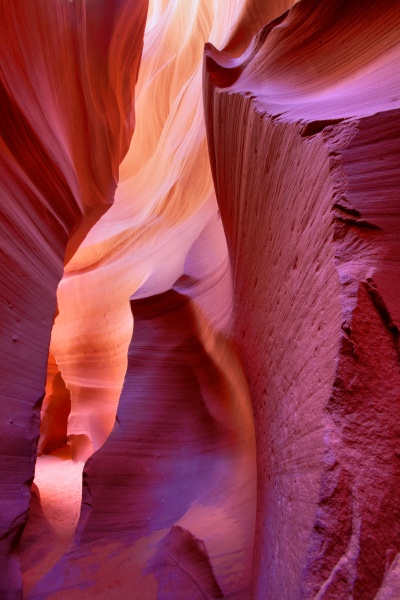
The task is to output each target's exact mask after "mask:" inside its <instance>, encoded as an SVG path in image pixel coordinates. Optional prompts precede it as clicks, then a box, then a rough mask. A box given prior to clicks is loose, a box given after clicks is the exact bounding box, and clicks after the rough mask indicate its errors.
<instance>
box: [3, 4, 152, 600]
mask: <svg viewBox="0 0 400 600" xmlns="http://www.w3.org/2000/svg"><path fill="white" fill-rule="evenodd" d="M1 14H2V19H1V24H0V31H1V33H0V37H1V40H2V53H1V71H2V80H1V100H0V102H1V115H2V118H1V142H0V143H1V147H0V148H1V149H0V152H1V166H0V169H1V171H0V182H1V183H0V185H1V193H0V195H1V221H0V222H1V225H0V227H1V232H0V244H1V257H2V258H1V269H0V278H1V290H2V300H1V308H0V313H1V321H2V332H1V359H0V365H1V366H0V368H1V375H0V376H1V381H2V389H3V396H2V405H1V411H2V412H1V422H2V423H3V424H4V427H5V429H4V432H3V435H2V442H1V448H0V457H1V459H0V461H1V462H0V471H1V494H0V496H1V499H2V500H1V502H2V507H1V510H0V514H1V517H0V519H1V522H0V539H1V540H2V541H1V543H0V562H1V565H2V577H1V581H0V595H1V597H2V598H4V599H6V598H7V599H8V598H10V599H12V598H20V597H21V578H20V573H19V566H18V540H19V537H20V535H21V532H22V527H23V525H24V523H25V522H26V519H27V512H28V506H29V498H30V485H31V482H32V479H33V474H34V466H35V458H36V445H37V439H38V434H39V429H38V425H39V420H38V419H39V411H40V404H41V400H42V398H43V394H44V384H45V380H46V364H47V356H48V348H49V341H50V332H51V327H52V324H53V317H54V312H55V308H56V289H57V285H58V282H59V280H60V279H61V276H62V273H63V266H64V255H65V253H66V255H67V259H68V257H70V256H71V255H72V254H73V253H74V251H75V250H76V248H77V247H78V245H79V243H80V241H81V240H82V238H83V237H84V236H85V235H86V233H87V231H88V230H89V229H90V227H91V226H92V225H93V223H94V222H95V221H96V220H97V219H98V218H99V217H100V216H101V214H103V213H104V212H105V210H106V209H107V208H108V207H109V206H110V204H111V203H112V200H113V195H114V191H115V187H116V182H117V177H118V165H119V163H120V162H121V160H122V158H123V155H124V153H125V152H126V150H127V148H128V144H129V141H130V137H131V135H132V131H133V125H134V122H133V113H132V111H131V101H132V96H133V89H134V84H135V81H136V75H137V70H138V65H139V60H140V54H141V47H142V39H143V29H144V24H145V19H146V3H145V2H144V1H143V2H140V1H138V2H135V3H134V4H133V5H132V3H131V2H122V3H121V2H118V3H117V2H103V3H96V6H94V5H93V4H92V3H87V6H86V3H82V2H64V1H63V2H55V3H53V2H50V3H48V2H44V3H40V4H37V3H25V2H13V3H12V4H10V3H9V2H6V1H5V2H2V6H1ZM114 56H118V64H117V62H116V61H113V60H112V57H114Z"/></svg>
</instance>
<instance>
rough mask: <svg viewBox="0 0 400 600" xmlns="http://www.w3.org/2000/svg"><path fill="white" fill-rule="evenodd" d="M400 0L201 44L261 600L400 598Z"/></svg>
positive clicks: (299, 9) (298, 15)
mask: <svg viewBox="0 0 400 600" xmlns="http://www.w3.org/2000/svg"><path fill="white" fill-rule="evenodd" d="M399 11H400V3H398V2H394V3H393V2H384V3H383V4H380V5H379V7H378V6H377V4H376V3H375V2H372V1H371V2H352V3H351V4H350V5H349V3H345V2H342V1H339V0H330V1H327V2H323V3H319V2H316V1H315V0H302V1H301V2H299V3H298V4H297V5H296V6H294V7H293V8H292V9H291V10H290V11H289V12H288V13H287V14H286V15H284V16H283V17H282V18H279V19H278V20H276V21H275V22H273V23H272V24H271V25H268V26H266V27H265V28H264V30H262V31H261V32H260V33H259V34H258V35H257V36H256V37H255V39H254V40H253V41H252V43H251V44H250V46H249V47H248V48H247V50H246V52H245V53H244V54H243V56H242V57H240V58H231V57H230V56H229V55H228V54H227V53H226V52H225V53H224V52H218V51H217V50H215V48H213V47H212V46H210V45H209V46H208V47H207V48H206V58H205V86H206V94H205V113H206V121H207V126H208V137H209V150H210V157H211V162H212V167H213V173H214V183H215V187H216V191H217V197H218V203H219V207H220V211H221V217H222V221H223V224H224V229H225V232H226V236H227V241H228V247H229V253H230V258H231V264H232V267H233V280H234V291H235V300H234V314H235V325H234V332H235V339H236V341H237V345H238V349H239V356H240V357H241V359H242V361H243V364H244V368H245V373H246V376H247V378H248V381H249V385H250V393H251V397H252V402H253V406H254V411H255V423H256V439H257V464H258V510H257V526H256V542H255V567H254V597H255V598H260V599H261V598H266V597H267V598H270V599H278V598H279V599H283V598H285V599H292V598H300V597H302V598H314V597H315V598H321V599H322V598H324V599H325V598H326V599H328V598H332V599H333V598H335V599H336V598H340V599H346V598H354V599H363V600H364V599H369V598H374V597H375V595H376V594H377V593H378V590H379V589H380V588H381V591H380V592H379V594H380V596H381V597H382V598H383V597H396V589H397V588H398V582H397V583H396V581H397V580H396V573H397V572H398V566H396V565H397V562H396V560H397V559H396V560H394V559H395V557H396V555H397V553H398V552H399V544H400V535H399V534H400V531H399V516H400V515H399V509H398V507H399V477H400V462H399V459H398V444H399V427H398V415H399V408H400V406H399V401H400V380H399V356H398V325H399V298H400V295H399V292H398V285H399V274H400V273H399V268H400V253H399V242H400V238H399V219H400V207H399V202H398V197H399V190H400V179H399V172H400V171H399V166H400V165H399V160H400V159H399V153H398V145H399V134H400V129H399V126H398V114H399V111H398V108H399V106H400V100H399V97H398V94H397V91H396V90H397V89H398V85H399V72H398V69H397V64H398V60H399V55H400V47H399V43H398V40H399V34H400V31H399V26H398V22H399V21H398V15H399ZM396 569H397V571H396ZM391 582H392V583H391ZM391 585H393V588H392V590H391V587H390V586H391ZM396 586H397V588H396ZM385 594H386V595H385ZM390 594H392V595H390Z"/></svg>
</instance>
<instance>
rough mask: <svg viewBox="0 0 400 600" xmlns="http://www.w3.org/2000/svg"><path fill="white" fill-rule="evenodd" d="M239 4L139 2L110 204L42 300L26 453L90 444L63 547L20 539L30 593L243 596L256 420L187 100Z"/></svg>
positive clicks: (80, 449) (197, 93)
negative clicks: (38, 421)
mask: <svg viewBox="0 0 400 600" xmlns="http://www.w3.org/2000/svg"><path fill="white" fill-rule="evenodd" d="M239 8H240V3H239V2H236V1H232V2H230V3H226V2H211V1H209V0H201V1H197V2H186V0H181V1H179V2H169V3H165V2H164V3H162V2H153V3H150V6H149V16H148V21H147V28H146V34H145V40H144V49H143V56H142V61H141V69H140V75H139V80H138V82H137V86H136V106H135V111H136V131H135V134H134V137H133V141H132V145H131V147H130V150H129V152H128V154H127V156H126V158H125V160H124V161H123V163H122V165H121V169H120V183H119V186H118V188H117V191H116V194H115V202H114V205H113V207H112V208H110V210H109V211H108V212H107V213H106V214H105V215H104V216H103V217H102V218H101V219H100V220H99V221H98V222H97V223H96V224H95V225H94V226H93V228H92V229H91V231H90V232H89V234H88V235H87V237H86V239H85V240H84V241H83V243H82V244H81V246H80V247H79V249H78V250H77V252H76V253H75V254H74V256H73V257H72V258H71V259H70V260H68V261H67V264H66V267H65V272H64V277H63V279H62V281H61V284H60V286H59V289H58V295H57V300H58V311H59V312H58V315H57V317H56V320H55V325H54V329H53V335H52V341H51V356H52V357H54V359H55V361H56V363H57V368H58V370H59V372H57V373H55V374H52V373H50V371H51V369H50V368H49V374H50V377H49V379H50V380H51V382H52V383H51V388H50V382H49V394H48V395H47V396H46V401H45V409H44V410H43V411H42V428H41V439H40V447H39V449H40V450H41V451H43V452H48V451H49V450H51V447H52V445H54V444H56V443H57V440H58V445H59V446H62V445H63V444H64V443H65V441H66V440H67V442H68V446H69V448H70V453H71V458H72V460H73V461H78V462H79V461H82V460H84V459H87V458H89V456H90V455H92V456H91V457H90V458H89V460H88V462H87V463H86V466H85V469H84V474H83V478H84V486H83V498H82V512H81V514H80V518H79V522H78V525H77V530H76V534H75V537H74V540H73V544H72V546H71V547H70V548H69V549H68V543H66V542H65V539H64V540H61V537H60V532H59V531H58V533H57V532H56V533H54V532H53V533H52V534H51V535H52V536H53V538H52V539H53V543H52V544H48V546H47V548H46V546H45V544H44V543H43V540H42V542H41V545H40V548H41V551H42V552H43V555H42V557H41V560H40V561H38V560H37V556H36V555H35V552H34V550H33V549H31V548H30V547H29V544H28V541H27V542H26V543H25V539H24V540H23V541H24V576H25V579H24V581H25V592H26V597H27V598H44V597H45V598H53V597H54V598H56V597H57V598H68V599H71V598H86V597H87V595H88V594H91V595H92V596H93V597H102V595H103V596H104V597H107V598H108V597H111V598H112V597H115V596H117V597H118V598H123V597H127V598H131V597H132V596H131V594H132V589H135V590H136V589H137V590H138V594H139V597H140V598H141V599H149V600H150V599H152V598H156V597H163V598H167V597H170V598H171V599H174V600H175V599H176V598H177V597H182V598H186V597H187V598H189V597H193V598H197V597H203V596H204V593H206V594H208V595H209V597H213V598H214V597H216V598H218V597H226V598H245V597H248V596H249V594H250V593H251V591H250V588H251V574H252V554H253V540H254V526H255V507H256V490H255V483H256V482H255V467H256V463H255V443H254V425H253V415H252V408H251V403H250V398H249V394H248V386H247V382H246V379H245V377H244V375H243V371H242V368H241V364H240V362H239V361H238V359H237V355H236V350H235V348H234V346H233V344H232V341H231V339H230V327H231V310H232V289H231V273H230V265H229V260H228V253H227V247H226V242H225V237H224V232H223V227H222V223H221V219H220V216H219V213H218V206H217V203H216V197H215V192H214V188H213V182H212V175H211V169H210V164H209V160H208V154H207V141H206V132H205V125H204V117H203V101H202V62H203V51H204V43H205V42H206V41H207V40H212V41H213V42H214V43H216V44H218V45H220V44H222V43H224V39H225V38H226V37H227V32H229V30H230V28H231V27H232V25H233V23H234V22H235V18H236V16H237V13H238V9H239ZM132 333H133V335H132ZM49 365H52V360H50V361H49ZM122 388H123V389H122ZM121 389H122V393H121ZM61 407H63V412H62V414H61ZM117 408H118V410H117ZM54 414H57V421H58V422H59V423H60V422H62V425H63V426H62V427H61V428H60V429H59V430H58V431H57V432H55V428H54V425H52V424H51V422H52V420H53V421H54ZM56 433H57V436H56ZM93 451H95V452H94V454H92V453H93ZM69 463H71V461H64V463H63V464H60V469H61V472H63V473H65V477H68V476H69V474H70V473H69V472H70V471H72V470H73V469H74V467H72V466H71V464H69ZM40 464H41V465H45V464H46V463H45V462H41V463H40ZM81 464H82V463H81ZM48 472H50V470H49V469H48ZM74 472H76V471H74ZM42 475H43V469H42V466H41V467H40V472H39V471H38V475H37V481H38V488H39V492H41V486H40V482H41V481H42V479H41V477H42ZM59 485H60V490H61V488H62V483H60V484H59ZM42 489H43V490H44V488H42ZM47 493H48V492H47V491H46V494H47ZM42 502H43V505H44V506H45V505H46V506H47V505H48V502H47V499H46V497H45V494H44V492H43V498H42ZM34 514H35V513H34V511H33V510H32V519H33V518H34ZM39 520H40V517H35V522H37V521H39ZM28 525H31V522H30V523H29V524H28ZM32 528H33V525H32ZM56 546H57V548H58V550H57V552H55V550H54V548H55V547H56ZM61 546H63V550H62V551H61ZM99 565H101V568H100V569H99ZM128 566H129V568H128ZM157 590H158V591H157ZM113 594H115V596H113ZM177 594H178V596H177Z"/></svg>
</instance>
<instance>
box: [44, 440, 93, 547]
mask: <svg viewBox="0 0 400 600" xmlns="http://www.w3.org/2000/svg"><path fill="white" fill-rule="evenodd" d="M83 466H84V463H83V462H78V463H76V462H73V461H72V460H68V458H66V456H65V453H64V454H63V453H62V451H60V452H58V453H57V454H56V453H54V454H50V455H43V456H39V457H38V459H37V462H36V471H35V480H34V481H35V483H36V485H37V486H38V488H39V492H40V499H41V503H42V508H43V512H44V515H45V517H46V518H47V520H48V521H49V523H50V525H51V526H52V527H54V529H55V530H56V531H57V530H62V532H63V533H67V531H66V530H68V532H70V533H71V535H72V534H73V532H74V530H75V527H76V524H77V522H78V519H79V513H80V509H81V497H82V470H83Z"/></svg>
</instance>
